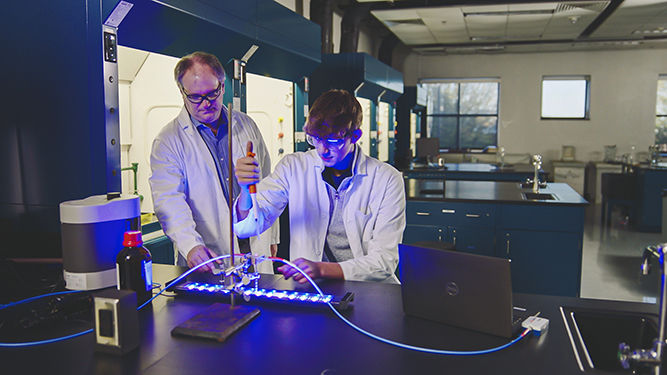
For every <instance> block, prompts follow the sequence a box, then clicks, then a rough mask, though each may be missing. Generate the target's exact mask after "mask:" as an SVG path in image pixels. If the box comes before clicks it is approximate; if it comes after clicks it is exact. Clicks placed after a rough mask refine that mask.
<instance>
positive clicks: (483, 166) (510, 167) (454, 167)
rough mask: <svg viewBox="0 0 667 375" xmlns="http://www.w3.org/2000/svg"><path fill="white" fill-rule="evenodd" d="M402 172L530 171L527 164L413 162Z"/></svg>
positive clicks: (530, 168) (530, 167)
mask: <svg viewBox="0 0 667 375" xmlns="http://www.w3.org/2000/svg"><path fill="white" fill-rule="evenodd" d="M404 172H406V173H409V172H467V173H532V172H533V167H532V166H531V165H529V164H505V166H504V167H503V168H500V166H498V165H496V164H489V163H445V166H444V168H443V167H437V166H433V167H431V166H427V165H424V164H413V165H412V166H411V167H410V168H408V169H406V170H405V171H404Z"/></svg>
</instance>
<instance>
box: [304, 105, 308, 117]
mask: <svg viewBox="0 0 667 375" xmlns="http://www.w3.org/2000/svg"><path fill="white" fill-rule="evenodd" d="M303 117H308V104H304V105H303Z"/></svg>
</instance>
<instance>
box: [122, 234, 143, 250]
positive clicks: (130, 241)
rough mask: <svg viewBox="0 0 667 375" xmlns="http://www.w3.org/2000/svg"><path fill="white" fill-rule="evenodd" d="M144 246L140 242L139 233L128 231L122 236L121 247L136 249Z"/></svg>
mask: <svg viewBox="0 0 667 375" xmlns="http://www.w3.org/2000/svg"><path fill="white" fill-rule="evenodd" d="M143 244H144V241H142V240H141V231H140V230H135V231H129V232H125V235H124V236H123V246H125V247H138V246H141V245H143Z"/></svg>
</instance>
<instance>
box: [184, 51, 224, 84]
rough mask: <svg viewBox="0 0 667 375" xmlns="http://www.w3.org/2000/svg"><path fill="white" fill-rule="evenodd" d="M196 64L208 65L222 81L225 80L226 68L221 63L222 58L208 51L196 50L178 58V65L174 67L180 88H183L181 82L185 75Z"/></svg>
mask: <svg viewBox="0 0 667 375" xmlns="http://www.w3.org/2000/svg"><path fill="white" fill-rule="evenodd" d="M194 64H202V65H207V66H208V67H210V68H211V69H213V71H214V72H215V75H216V76H217V77H218V80H220V82H222V83H224V82H225V68H223V67H222V64H220V60H218V58H217V57H216V56H215V55H213V54H210V53H208V52H202V51H196V52H193V53H191V54H189V55H186V56H183V57H181V59H180V60H178V63H177V64H176V67H175V68H174V79H175V80H176V84H177V85H178V88H179V89H181V90H182V89H183V84H182V83H181V79H182V78H183V75H184V74H185V72H187V71H188V69H190V68H191V67H192V66H193V65H194Z"/></svg>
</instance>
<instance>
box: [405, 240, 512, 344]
mask: <svg viewBox="0 0 667 375" xmlns="http://www.w3.org/2000/svg"><path fill="white" fill-rule="evenodd" d="M398 250H399V257H400V262H399V275H400V279H401V292H402V296H403V311H404V312H405V313H406V314H407V315H412V316H416V317H419V318H424V319H429V320H434V321H437V322H441V323H445V324H450V325H453V326H457V327H463V328H468V329H472V330H475V331H480V332H484V333H489V334H493V335H498V336H504V337H512V335H513V327H512V282H511V277H510V261H509V259H503V258H496V257H488V256H482V255H474V254H468V253H462V252H456V251H448V250H436V249H430V248H425V247H418V246H413V245H404V244H400V245H399V247H398Z"/></svg>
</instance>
